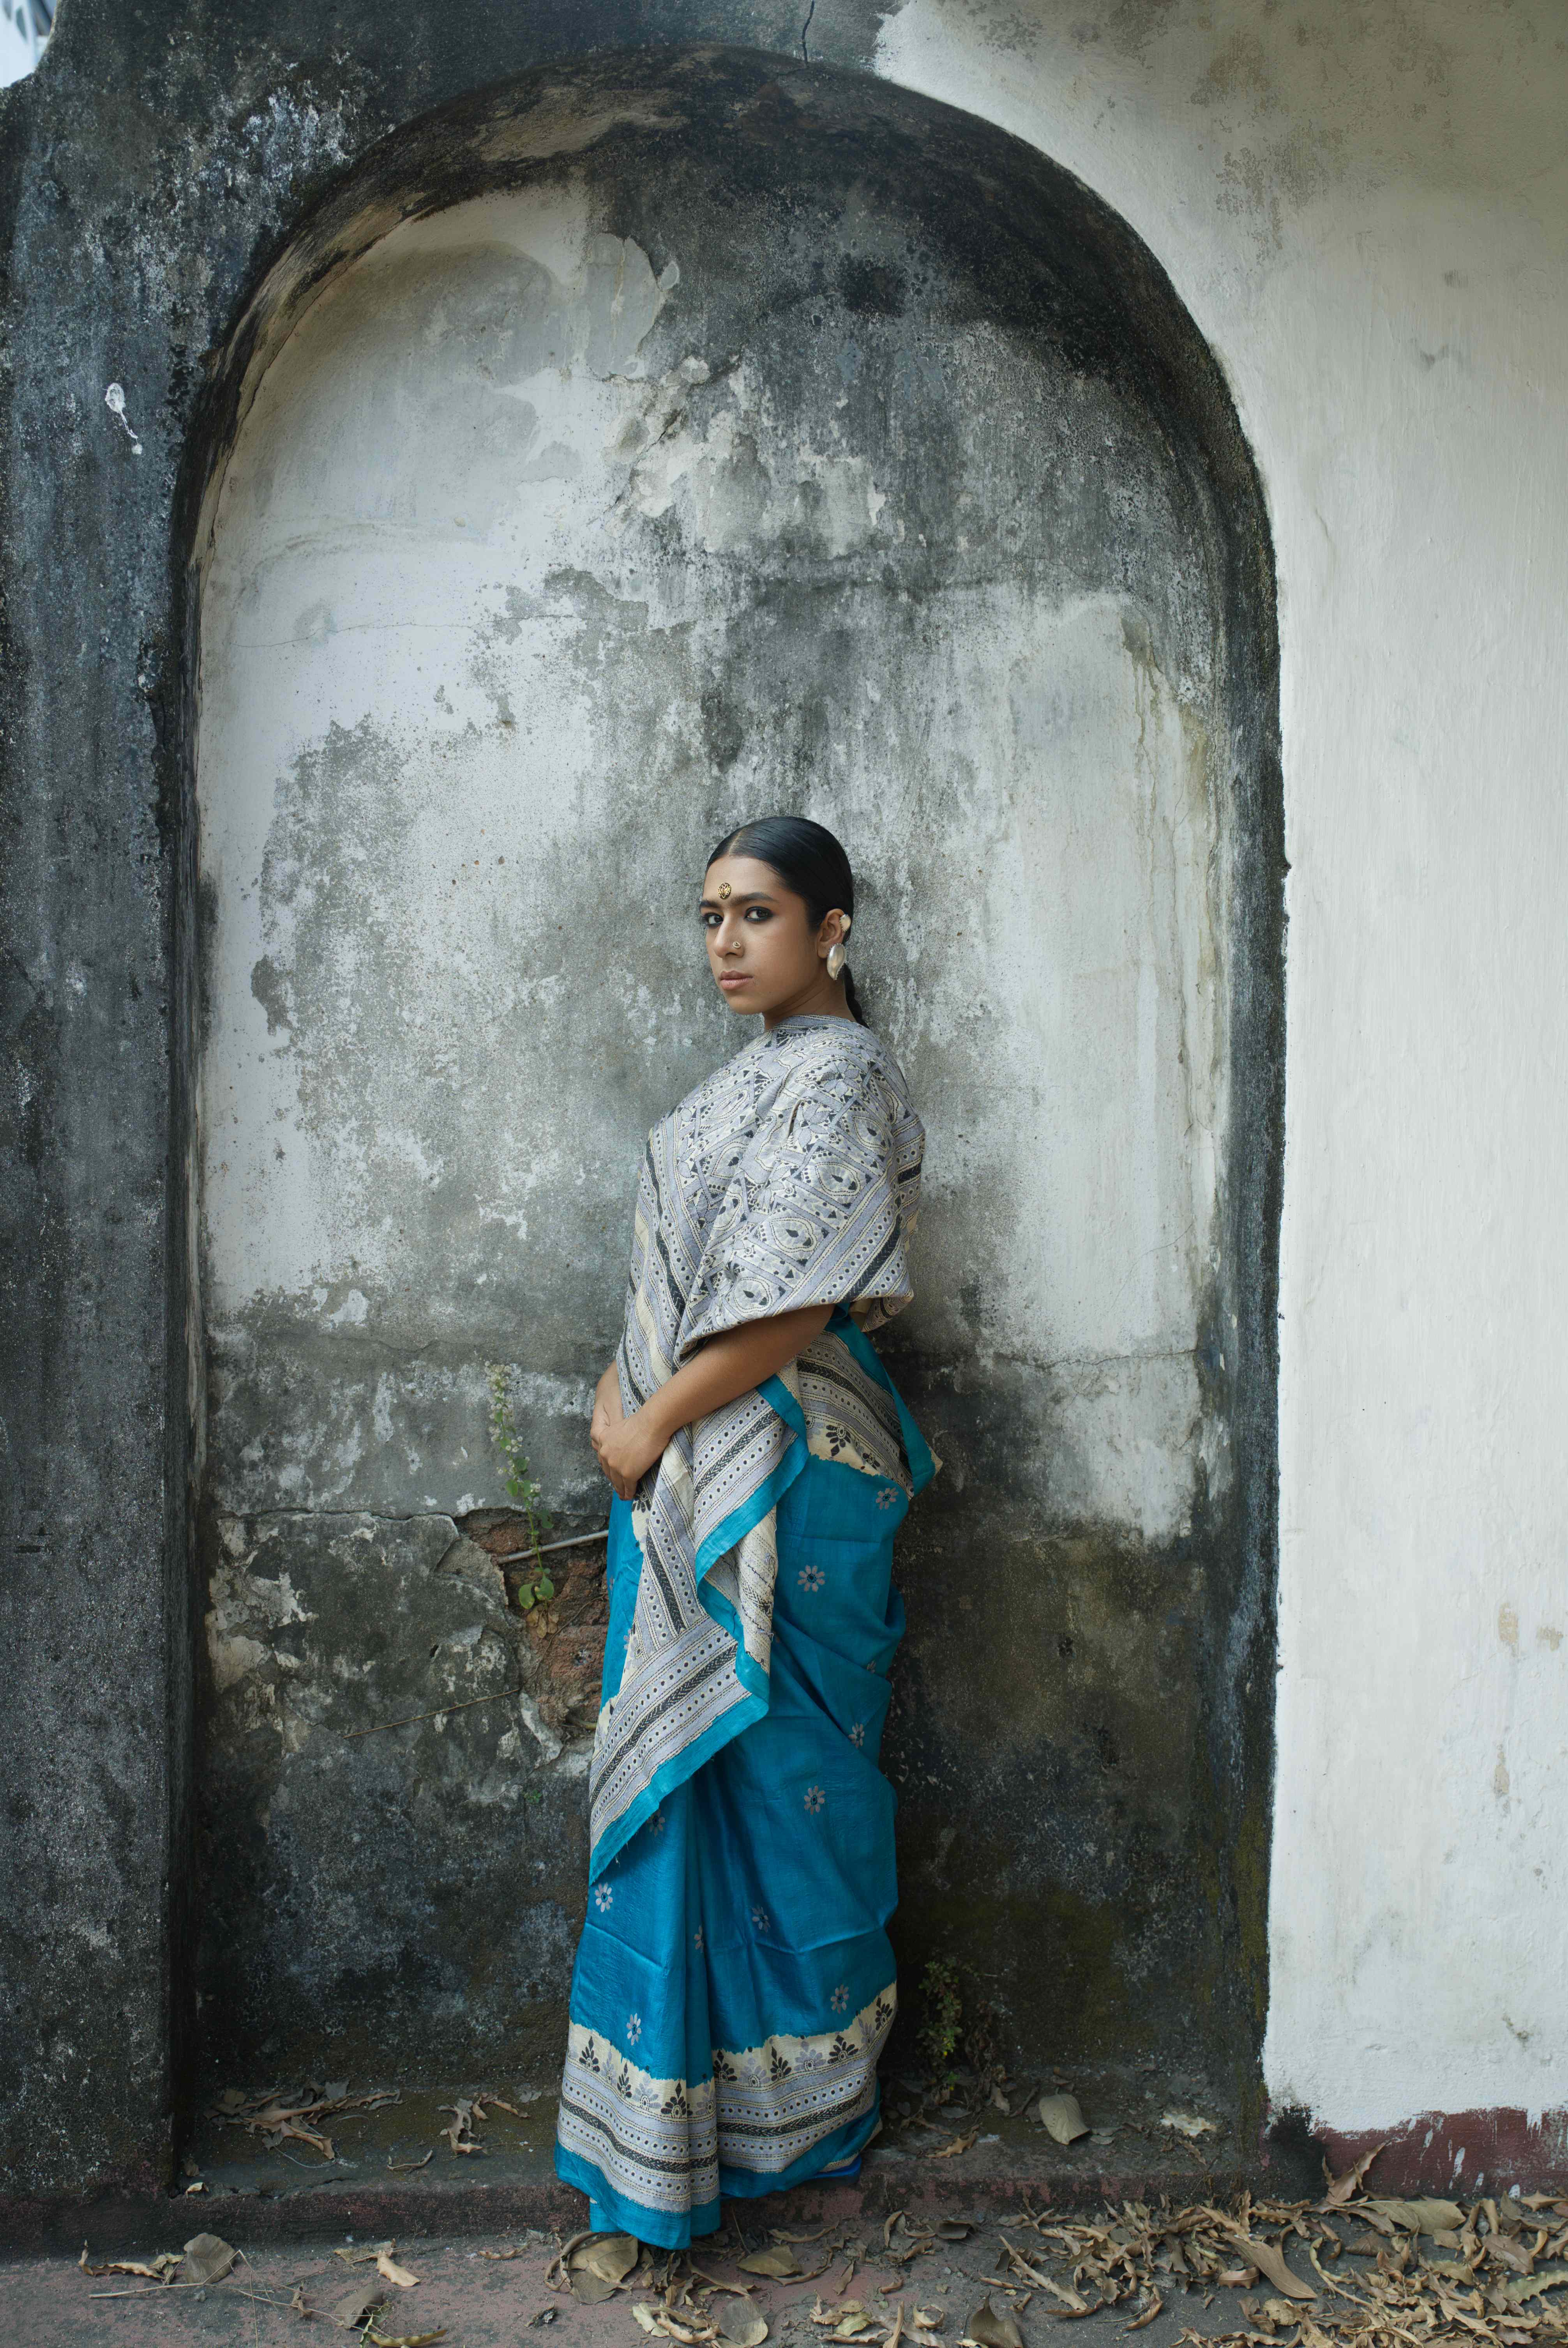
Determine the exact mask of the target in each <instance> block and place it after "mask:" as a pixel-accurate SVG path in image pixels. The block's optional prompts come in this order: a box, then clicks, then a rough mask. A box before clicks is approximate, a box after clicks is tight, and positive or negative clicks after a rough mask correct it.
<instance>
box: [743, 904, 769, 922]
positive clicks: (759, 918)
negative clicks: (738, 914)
mask: <svg viewBox="0 0 1568 2348" xmlns="http://www.w3.org/2000/svg"><path fill="white" fill-rule="evenodd" d="M746 919H747V921H748V922H771V921H772V920H773V914H772V913H771V912H770V911H769V910H768V908H767V906H766V905H751V906H748V908H747V910H746Z"/></svg>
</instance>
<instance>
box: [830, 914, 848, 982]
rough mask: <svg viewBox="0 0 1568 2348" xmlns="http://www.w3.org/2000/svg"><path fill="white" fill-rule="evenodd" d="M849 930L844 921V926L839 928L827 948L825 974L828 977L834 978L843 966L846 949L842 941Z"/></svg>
mask: <svg viewBox="0 0 1568 2348" xmlns="http://www.w3.org/2000/svg"><path fill="white" fill-rule="evenodd" d="M849 931H850V924H849V923H848V922H845V924H844V927H843V928H842V929H841V930H840V932H838V935H837V936H836V937H835V940H834V942H833V943H832V944H831V945H830V946H829V947H828V949H827V974H828V976H829V978H836V977H837V976H838V973H839V972H840V971H841V970H842V969H843V968H844V958H845V953H847V951H848V949H847V947H846V946H845V942H844V941H845V938H846V937H847V936H848V935H849Z"/></svg>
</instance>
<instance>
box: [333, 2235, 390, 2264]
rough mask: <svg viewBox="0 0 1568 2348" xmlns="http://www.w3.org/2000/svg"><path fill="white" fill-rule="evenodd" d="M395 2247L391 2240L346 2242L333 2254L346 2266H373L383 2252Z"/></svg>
mask: <svg viewBox="0 0 1568 2348" xmlns="http://www.w3.org/2000/svg"><path fill="white" fill-rule="evenodd" d="M393 2247H394V2246H393V2244H392V2243H391V2242H390V2241H385V2242H345V2243H344V2244H343V2247H342V2248H341V2249H339V2250H334V2251H333V2258H334V2259H341V2260H343V2264H344V2266H345V2267H373V2266H374V2264H375V2262H376V2260H377V2259H378V2258H380V2256H381V2254H382V2252H383V2251H384V2250H391V2249H392V2248H393Z"/></svg>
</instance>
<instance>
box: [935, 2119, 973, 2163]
mask: <svg viewBox="0 0 1568 2348" xmlns="http://www.w3.org/2000/svg"><path fill="white" fill-rule="evenodd" d="M978 2136H979V2128H978V2127H972V2128H970V2129H969V2131H968V2135H967V2136H956V2137H954V2138H953V2140H952V2142H951V2144H939V2145H938V2147H937V2149H936V2151H935V2152H933V2153H932V2154H931V2156H930V2157H931V2158H932V2159H933V2160H951V2159H952V2157H953V2156H954V2154H955V2153H959V2152H968V2149H969V2147H970V2146H971V2145H972V2144H973V2143H974V2141H975V2139H976V2137H978Z"/></svg>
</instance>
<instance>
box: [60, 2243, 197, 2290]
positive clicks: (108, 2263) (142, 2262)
mask: <svg viewBox="0 0 1568 2348" xmlns="http://www.w3.org/2000/svg"><path fill="white" fill-rule="evenodd" d="M181 2263H182V2260H181V2259H180V2254H179V2251H178V2250H160V2251H159V2254H158V2256H157V2258H155V2259H106V2260H104V2262H103V2264H102V2266H101V2267H90V2266H89V2265H88V2264H87V2244H86V2242H84V2243H83V2244H82V2255H81V2257H80V2258H79V2259H78V2260H77V2265H78V2266H79V2267H80V2269H81V2271H82V2272H83V2273H84V2274H87V2275H111V2274H128V2275H142V2276H145V2278H146V2280H147V2281H149V2282H167V2281H169V2277H170V2276H171V2275H173V2274H174V2273H175V2272H176V2271H178V2269H179V2266H180V2265H181Z"/></svg>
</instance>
